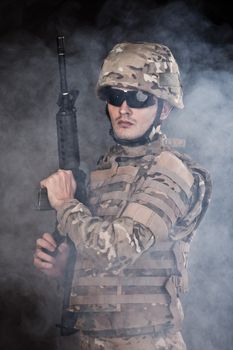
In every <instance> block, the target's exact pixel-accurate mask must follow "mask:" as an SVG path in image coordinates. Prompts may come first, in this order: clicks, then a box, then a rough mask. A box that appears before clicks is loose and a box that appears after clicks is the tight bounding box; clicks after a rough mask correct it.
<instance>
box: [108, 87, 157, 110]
mask: <svg viewBox="0 0 233 350" xmlns="http://www.w3.org/2000/svg"><path fill="white" fill-rule="evenodd" d="M101 97H102V98H103V99H104V100H106V101H107V102H108V103H110V104H111V105H113V106H116V107H120V106H121V105H122V103H123V102H124V101H126V102H127V105H128V106H129V107H131V108H146V107H149V106H153V105H154V104H155V103H156V99H155V97H154V95H152V94H149V93H148V92H145V91H141V90H129V91H124V90H119V89H114V88H112V87H110V86H107V87H105V88H104V89H103V90H102V93H101Z"/></svg>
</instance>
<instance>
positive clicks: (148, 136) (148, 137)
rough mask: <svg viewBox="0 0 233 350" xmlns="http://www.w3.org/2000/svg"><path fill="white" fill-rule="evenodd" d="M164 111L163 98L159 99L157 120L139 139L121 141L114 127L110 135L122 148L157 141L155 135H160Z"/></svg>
mask: <svg viewBox="0 0 233 350" xmlns="http://www.w3.org/2000/svg"><path fill="white" fill-rule="evenodd" d="M106 107H107V106H106ZM162 109H163V100H162V99H161V98H159V99H158V106H157V111H156V116H155V119H154V121H153V123H152V124H151V126H150V127H149V129H148V130H147V131H146V132H145V133H144V134H143V135H142V136H140V137H137V138H135V139H132V140H127V139H120V138H119V137H117V135H116V134H115V133H114V130H113V128H112V126H111V128H110V130H109V134H110V135H111V136H112V138H113V139H114V141H115V142H116V143H118V144H120V145H122V146H130V147H136V146H142V145H145V144H146V143H149V142H151V141H152V139H155V138H154V135H155V134H156V133H157V135H158V136H159V133H158V129H159V128H158V126H160V124H161V121H160V116H161V113H162ZM106 112H107V115H108V116H109V112H108V108H106Z"/></svg>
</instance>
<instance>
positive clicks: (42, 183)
mask: <svg viewBox="0 0 233 350" xmlns="http://www.w3.org/2000/svg"><path fill="white" fill-rule="evenodd" d="M46 184H47V181H46V180H42V181H40V187H41V188H45V187H46Z"/></svg>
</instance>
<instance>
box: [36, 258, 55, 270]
mask: <svg viewBox="0 0 233 350" xmlns="http://www.w3.org/2000/svg"><path fill="white" fill-rule="evenodd" d="M33 263H34V265H35V267H37V268H38V269H40V270H41V269H45V270H50V269H52V268H53V264H51V263H49V262H46V261H43V260H40V259H39V258H37V257H35V258H34V261H33Z"/></svg>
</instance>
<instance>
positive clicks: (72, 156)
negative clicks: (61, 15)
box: [38, 35, 86, 335]
mask: <svg viewBox="0 0 233 350" xmlns="http://www.w3.org/2000/svg"><path fill="white" fill-rule="evenodd" d="M57 54H58V65H59V74H60V94H59V98H58V102H57V104H58V106H59V111H58V113H57V114H56V124H57V141H58V160H59V168H60V169H64V170H71V171H72V173H73V175H74V178H75V179H76V181H77V183H78V186H77V191H76V194H75V198H77V199H78V200H80V201H81V202H82V203H84V204H85V203H86V189H85V179H86V174H85V173H84V172H83V171H82V170H81V169H80V153H79V142H78V128H77V120H76V108H75V101H76V99H77V97H78V94H79V92H78V90H71V91H69V89H68V84H67V78H66V61H65V48H64V36H62V35H59V36H57ZM38 209H39V210H50V209H52V207H51V206H50V203H49V200H48V195H47V190H46V189H45V188H41V189H40V191H39V194H38ZM52 235H53V238H54V239H55V241H56V243H57V245H58V246H59V245H60V244H61V243H62V242H63V241H64V239H65V238H64V237H63V236H61V235H60V233H59V231H58V230H57V228H55V231H54V232H53V234H52ZM68 243H69V244H70V252H71V253H70V256H69V258H68V263H67V268H66V274H65V281H64V284H65V294H64V301H63V316H62V324H61V325H59V327H60V328H61V335H69V334H72V333H74V332H75V331H76V330H74V328H73V325H74V323H75V320H74V315H71V314H69V312H66V311H65V309H66V307H67V306H68V303H69V295H70V282H71V280H72V273H73V266H74V263H75V252H76V251H75V248H74V244H73V243H72V242H71V240H69V238H68ZM44 251H46V253H47V254H50V255H52V256H55V255H56V254H57V251H55V252H53V253H51V252H49V251H47V250H46V249H44Z"/></svg>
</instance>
